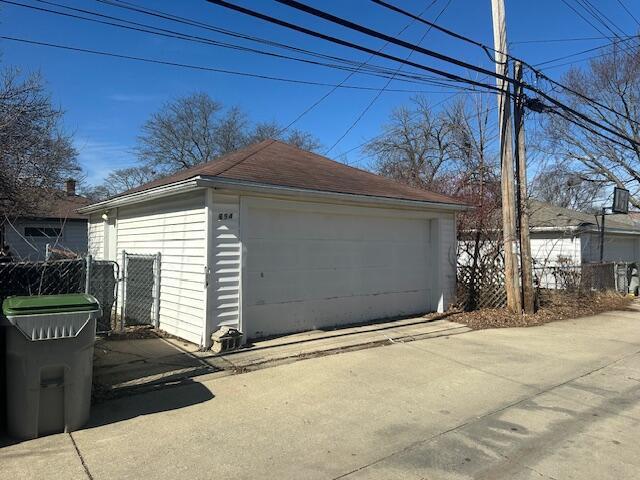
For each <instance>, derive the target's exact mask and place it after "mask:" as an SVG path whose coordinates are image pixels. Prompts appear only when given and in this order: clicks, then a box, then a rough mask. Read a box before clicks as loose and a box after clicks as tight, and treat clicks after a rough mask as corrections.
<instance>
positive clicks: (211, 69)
mask: <svg viewBox="0 0 640 480" xmlns="http://www.w3.org/2000/svg"><path fill="white" fill-rule="evenodd" d="M0 39H2V40H9V41H12V42H18V43H24V44H29V45H36V46H41V47H49V48H56V49H60V50H67V51H72V52H78V53H87V54H91V55H99V56H103V57H111V58H118V59H122V60H132V61H137V62H144V63H151V64H157V65H165V66H170V67H178V68H186V69H189V70H200V71H207V72H214V73H223V74H228V75H236V76H241V77H249V78H258V79H261V80H273V81H278V82H286V83H295V84H302V85H314V86H322V87H339V88H345V89H351V90H367V91H377V90H379V89H378V88H376V87H364V86H359V85H339V84H332V83H323V82H314V81H310V80H299V79H293V78H285V77H275V76H270V75H261V74H257V73H249V72H241V71H235V70H226V69H221V68H214V67H207V66H203V65H193V64H187V63H179V62H171V61H166V60H158V59H152V58H146V57H136V56H132V55H123V54H119V53H114V52H107V51H102V50H91V49H87V48H80V47H73V46H70V45H60V44H55V43H49V42H39V41H36V40H29V39H26V38H18V37H10V36H7V35H0ZM456 88H464V87H456ZM387 91H388V92H396V93H450V92H446V91H425V90H408V89H388V90H387Z"/></svg>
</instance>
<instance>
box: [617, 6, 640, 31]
mask: <svg viewBox="0 0 640 480" xmlns="http://www.w3.org/2000/svg"><path fill="white" fill-rule="evenodd" d="M618 3H619V4H620V6H621V7H622V8H623V9H624V11H625V12H627V13H628V14H629V16H630V17H631V18H633V21H634V22H636V23H637V24H638V26H639V27H640V20H638V18H637V17H636V16H635V15H634V14H633V13H631V10H629V9H628V8H627V6H626V5H625V4H624V3H623V1H622V0H618Z"/></svg>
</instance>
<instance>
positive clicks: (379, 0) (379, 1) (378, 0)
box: [276, 0, 640, 125]
mask: <svg viewBox="0 0 640 480" xmlns="http://www.w3.org/2000/svg"><path fill="white" fill-rule="evenodd" d="M276 1H278V0H276ZM371 1H372V2H373V3H375V4H378V5H380V6H383V7H385V8H387V9H389V10H392V11H394V12H397V13H400V14H402V15H405V16H407V17H409V18H414V19H416V20H417V21H419V22H421V23H424V24H426V25H429V26H434V25H436V24H435V23H434V22H429V21H426V20H423V19H421V18H416V17H415V15H414V14H412V13H411V12H408V11H406V10H403V9H401V8H399V7H396V6H394V5H391V4H389V3H388V2H386V1H383V0H371ZM436 26H437V25H436ZM437 27H438V30H439V31H441V32H443V33H445V34H447V35H450V36H453V37H454V38H457V39H459V40H462V41H464V42H467V43H470V44H472V45H475V46H478V47H481V48H482V49H483V50H485V52H487V51H488V50H492V51H494V52H497V53H503V54H504V55H506V56H507V57H508V58H510V59H513V60H518V61H520V62H522V63H523V64H524V65H526V66H527V67H528V68H529V69H531V70H532V71H534V72H535V74H536V76H537V77H539V78H544V79H545V80H547V81H548V82H550V83H552V84H553V85H557V86H559V87H561V88H563V89H564V90H566V91H568V92H570V93H573V94H574V95H576V96H578V97H580V98H582V99H583V100H586V101H588V102H591V103H593V104H594V105H597V106H599V107H600V108H604V109H605V110H608V111H610V112H612V113H614V114H616V115H618V116H620V117H624V118H628V117H627V116H626V115H624V114H623V113H620V112H618V111H617V110H615V109H613V108H611V107H609V106H607V105H605V104H603V103H601V102H598V101H597V100H594V99H592V98H590V97H588V96H587V95H585V94H584V93H581V92H578V91H576V90H575V89H572V88H571V87H568V86H566V85H564V84H562V83H560V82H558V81H557V80H553V79H552V78H550V77H548V76H547V75H545V74H544V72H542V71H541V70H539V69H538V68H535V67H533V66H531V65H530V64H529V63H527V62H525V61H524V60H522V59H519V58H517V57H514V56H513V55H509V54H507V53H504V52H500V51H498V50H495V49H493V48H491V47H488V46H485V45H483V44H482V43H480V42H478V41H476V40H474V39H472V38H469V37H466V36H463V35H460V34H458V33H455V32H452V31H451V30H449V29H446V28H443V27H440V26H437ZM632 38H635V37H632ZM598 48H601V47H598ZM588 51H590V50H588ZM630 121H632V122H634V123H637V124H638V125H640V122H636V121H635V120H632V119H630Z"/></svg>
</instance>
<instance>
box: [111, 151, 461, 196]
mask: <svg viewBox="0 0 640 480" xmlns="http://www.w3.org/2000/svg"><path fill="white" fill-rule="evenodd" d="M197 176H209V177H217V178H224V179H230V180H240V181H246V182H254V183H260V184H268V185H277V186H286V187H293V188H301V189H307V190H319V191H325V192H334V193H347V194H355V195H369V196H376V197H386V198H396V199H403V200H414V201H422V202H437V203H453V204H458V205H463V204H464V203H463V202H461V201H459V200H457V199H455V198H453V197H449V196H446V195H441V194H439V193H434V192H429V191H427V190H421V189H418V188H413V187H409V186H407V185H403V184H401V183H398V182H395V181H393V180H391V179H388V178H385V177H381V176H379V175H375V174H373V173H370V172H366V171H364V170H360V169H357V168H353V167H349V166H347V165H344V164H342V163H339V162H335V161H333V160H330V159H328V158H326V157H323V156H321V155H318V154H315V153H311V152H307V151H305V150H301V149H299V148H296V147H294V146H292V145H288V144H286V143H282V142H279V141H276V140H264V141H262V142H260V143H257V144H254V145H251V146H248V147H246V148H243V149H241V150H238V151H236V152H233V153H230V154H227V155H224V156H222V157H220V158H218V159H216V160H213V161H211V162H207V163H203V164H201V165H196V166H195V167H192V168H189V169H187V170H183V171H181V172H178V173H176V174H174V175H170V176H168V177H164V178H159V179H157V180H154V181H152V182H149V183H147V184H145V185H142V186H140V187H137V188H134V189H131V190H128V191H126V192H124V193H122V194H121V195H127V194H130V193H135V192H141V191H144V190H149V189H151V188H154V187H160V186H163V185H169V184H171V183H175V182H179V181H182V180H188V179H190V178H194V177H197Z"/></svg>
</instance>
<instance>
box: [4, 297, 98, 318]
mask: <svg viewBox="0 0 640 480" xmlns="http://www.w3.org/2000/svg"><path fill="white" fill-rule="evenodd" d="M99 308H100V304H99V303H98V301H97V300H96V299H95V297H93V296H92V295H89V294H87V293H69V294H64V295H33V296H30V297H9V298H7V299H5V301H4V302H3V303H2V313H4V315H5V317H10V316H13V317H16V316H19V315H38V314H47V313H67V312H90V311H93V310H98V309H99Z"/></svg>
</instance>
